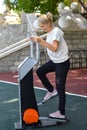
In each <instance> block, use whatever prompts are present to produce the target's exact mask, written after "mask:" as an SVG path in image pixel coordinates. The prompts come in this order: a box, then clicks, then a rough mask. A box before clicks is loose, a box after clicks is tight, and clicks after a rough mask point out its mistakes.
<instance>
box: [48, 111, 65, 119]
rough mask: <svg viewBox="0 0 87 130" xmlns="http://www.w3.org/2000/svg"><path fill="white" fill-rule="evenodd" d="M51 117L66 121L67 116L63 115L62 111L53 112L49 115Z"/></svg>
mask: <svg viewBox="0 0 87 130" xmlns="http://www.w3.org/2000/svg"><path fill="white" fill-rule="evenodd" d="M49 117H51V118H56V119H65V115H62V114H61V113H60V111H56V112H53V113H51V114H49Z"/></svg>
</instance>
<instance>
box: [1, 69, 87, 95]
mask: <svg viewBox="0 0 87 130" xmlns="http://www.w3.org/2000/svg"><path fill="white" fill-rule="evenodd" d="M47 76H48V77H49V79H50V81H51V82H52V84H53V85H54V86H55V83H54V81H55V76H54V73H50V74H48V75H47ZM0 80H4V81H8V82H14V83H18V73H17V72H7V73H0ZM34 86H38V87H43V85H42V84H41V82H40V80H39V79H38V77H37V75H36V73H35V72H34ZM66 91H67V92H71V93H75V94H81V95H86V96H87V69H77V70H76V69H75V70H70V71H69V74H68V77H67V83H66Z"/></svg>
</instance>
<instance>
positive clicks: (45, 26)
mask: <svg viewBox="0 0 87 130" xmlns="http://www.w3.org/2000/svg"><path fill="white" fill-rule="evenodd" d="M40 28H41V29H42V30H43V31H45V32H50V30H51V24H50V22H49V23H44V24H40Z"/></svg>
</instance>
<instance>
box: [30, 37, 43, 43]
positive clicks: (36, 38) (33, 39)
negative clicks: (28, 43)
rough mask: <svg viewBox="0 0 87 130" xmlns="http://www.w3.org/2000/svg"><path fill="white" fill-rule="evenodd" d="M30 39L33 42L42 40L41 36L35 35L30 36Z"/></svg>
mask: <svg viewBox="0 0 87 130" xmlns="http://www.w3.org/2000/svg"><path fill="white" fill-rule="evenodd" d="M30 40H32V41H33V42H38V43H39V42H41V38H40V37H39V36H33V37H31V38H30Z"/></svg>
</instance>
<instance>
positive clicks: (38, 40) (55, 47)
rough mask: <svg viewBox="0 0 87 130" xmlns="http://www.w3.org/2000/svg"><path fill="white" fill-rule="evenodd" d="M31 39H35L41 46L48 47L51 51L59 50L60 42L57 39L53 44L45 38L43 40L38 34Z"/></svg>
mask: <svg viewBox="0 0 87 130" xmlns="http://www.w3.org/2000/svg"><path fill="white" fill-rule="evenodd" d="M31 40H33V41H34V42H38V43H39V44H40V45H41V46H43V47H46V48H48V49H49V50H51V51H54V52H56V51H57V50H58V45H59V42H58V41H56V40H54V41H53V43H52V44H50V43H48V42H46V41H45V40H43V39H42V38H40V37H38V36H34V37H31Z"/></svg>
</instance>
